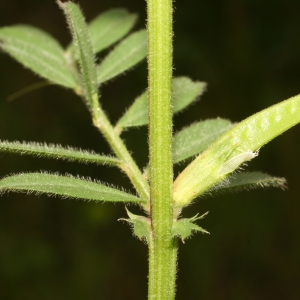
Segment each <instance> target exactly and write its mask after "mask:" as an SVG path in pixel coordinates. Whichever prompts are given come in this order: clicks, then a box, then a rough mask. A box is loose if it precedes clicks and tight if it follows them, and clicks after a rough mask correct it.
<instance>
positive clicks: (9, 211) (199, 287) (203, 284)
mask: <svg viewBox="0 0 300 300" xmlns="http://www.w3.org/2000/svg"><path fill="white" fill-rule="evenodd" d="M77 2H78V1H77ZM79 2H80V4H81V7H82V8H83V10H84V13H85V15H86V18H87V20H91V19H92V18H94V17H95V16H96V15H97V14H99V13H100V12H103V11H105V10H106V9H109V8H113V7H125V8H127V9H129V10H130V11H132V12H137V13H139V15H140V19H139V23H138V24H137V26H136V28H141V27H143V26H145V19H146V9H145V5H146V3H145V1H138V0H126V1H124V0H101V1H95V0H85V1H83V0H82V1H79ZM299 11H300V2H299V1H292V0H272V1H271V0H251V1H250V0H240V1H233V0H202V1H199V0H184V1H183V0H177V1H176V2H175V10H174V19H175V22H174V48H175V49H174V75H188V76H190V77H191V78H192V79H194V80H202V81H207V82H208V91H207V92H206V93H205V95H204V96H203V97H202V99H201V101H199V102H197V103H196V104H195V105H194V106H192V107H191V108H190V109H187V110H186V111H185V112H183V113H182V114H181V115H180V116H176V117H175V125H174V126H175V128H174V130H175V131H176V130H179V129H180V128H181V127H183V126H186V125H188V124H189V123H192V122H194V121H196V120H199V119H207V118H215V117H225V118H229V119H231V120H232V121H240V120H242V119H244V118H245V117H247V116H249V115H251V114H253V113H255V112H257V111H260V110H262V109H264V108H266V107H268V106H270V105H272V104H274V103H277V102H279V101H281V100H284V99H286V98H289V97H291V96H294V95H296V94H298V93H300V18H299ZM16 23H26V24H31V25H33V26H36V27H40V28H42V29H43V30H45V31H47V32H49V33H50V34H52V35H53V36H55V37H56V38H57V39H58V40H59V41H60V42H61V43H62V44H63V45H67V44H68V43H69V34H68V31H67V29H66V25H65V21H64V18H63V15H62V12H61V11H60V10H59V9H58V7H57V5H56V3H55V1H53V0H27V1H23V0H0V26H4V25H12V24H16ZM146 76H147V70H146V62H143V63H141V64H139V65H138V66H137V67H136V68H135V69H134V70H133V71H131V72H128V74H127V75H126V76H121V77H118V78H116V79H114V80H112V82H110V83H109V84H107V85H105V86H104V87H103V89H102V103H103V106H104V108H105V110H106V111H108V113H109V116H110V118H111V120H112V121H115V120H117V119H118V118H119V117H120V116H121V115H122V112H124V110H125V108H126V107H127V106H128V105H129V104H130V103H131V101H132V100H133V99H134V98H135V97H136V96H137V95H139V94H140V93H141V92H142V91H143V90H144V89H145V87H146V83H147V78H146ZM0 78H1V83H0V95H1V101H0V139H1V140H5V139H7V140H10V141H12V140H24V141H38V142H44V141H45V142H48V143H58V144H62V145H70V146H74V147H81V148H84V149H93V150H95V151H97V152H100V153H108V152H109V148H108V146H107V145H106V144H105V142H104V141H103V139H102V137H101V136H100V135H99V134H98V132H97V131H96V130H95V129H94V128H93V126H92V124H91V120H90V118H89V115H88V113H87V111H86V110H85V107H84V105H83V104H82V103H81V101H80V99H79V98H77V97H76V96H75V95H73V94H72V93H71V92H69V91H68V90H65V89H62V88H60V87H56V86H49V87H46V88H43V89H40V90H36V91H34V92H31V93H29V94H26V95H24V96H23V97H21V98H19V99H16V100H14V101H12V102H8V101H7V100H6V99H7V97H8V96H9V95H10V94H12V93H14V92H15V91H18V90H19V89H22V88H23V87H26V86H28V85H30V84H32V83H35V82H37V81H39V80H40V79H39V78H38V77H37V76H35V75H33V74H32V73H31V72H30V71H28V70H26V69H24V68H23V67H22V66H20V65H19V64H18V63H16V62H15V61H13V60H12V59H11V58H9V57H8V56H7V55H6V54H3V53H1V54H0ZM145 134H146V128H140V129H133V130H130V131H128V132H126V133H125V134H124V139H125V140H126V144H127V145H128V147H129V148H130V150H131V151H132V152H133V153H134V155H135V157H136V158H137V161H138V163H139V165H140V166H144V165H145V163H146V160H147V156H148V154H147V138H146V136H145ZM299 153H300V127H299V125H298V126H296V127H295V128H293V129H291V130H290V131H288V132H287V133H285V134H284V135H282V136H280V137H278V138H277V139H275V140H274V141H272V142H271V143H270V144H269V145H267V146H266V147H264V148H263V149H262V150H261V151H260V155H259V157H258V158H257V159H255V160H254V161H253V162H251V163H250V164H249V168H247V169H249V170H263V171H265V172H267V173H270V174H273V175H276V176H285V177H286V178H287V179H288V182H289V189H288V190H287V191H284V192H283V191H280V190H258V191H251V192H249V193H240V194H235V195H230V196H222V197H221V196H220V197H217V198H211V199H205V200H201V201H198V202H196V203H195V204H194V205H192V206H190V207H189V208H188V209H186V211H185V213H184V215H185V216H190V217H191V216H193V215H194V214H195V213H197V212H200V213H204V212H206V211H210V214H209V215H208V216H207V217H206V218H205V219H204V220H203V221H201V226H203V227H204V228H205V229H207V230H208V231H210V232H211V234H210V235H209V236H203V235H200V234H198V235H196V236H195V237H194V238H193V239H191V240H188V241H186V244H185V245H181V246H180V251H179V270H180V271H179V274H178V287H177V299H179V300H180V299H182V300H183V299H209V300H214V299H222V300H227V299H228V300H229V299H230V300H240V299H243V300H250V299H251V300H252V299H256V300H267V299H273V300H274V299H289V300H290V299H291V300H292V299H300V259H299V253H300V234H299V224H300V220H299V215H300V201H299V195H300V182H299V179H300V175H299V169H300V157H299ZM39 170H49V171H52V172H56V171H58V172H60V173H71V174H74V175H76V174H80V175H83V176H90V177H92V178H96V179H99V180H105V181H108V182H110V183H113V184H116V185H123V186H125V187H126V188H128V189H131V186H130V184H129V183H128V181H127V179H126V178H125V176H124V175H123V174H120V173H119V172H118V170H115V169H110V168H105V167H103V168H102V167H101V168H99V167H95V166H86V165H79V164H76V163H73V164H71V163H65V162H61V161H55V160H45V159H40V160H38V159H33V158H29V157H20V156H16V155H8V154H5V155H3V154H1V156H0V176H4V175H6V174H8V173H17V172H23V171H39ZM131 209H132V211H135V212H137V208H136V207H132V208H131ZM120 217H125V210H124V207H123V206H122V205H120V204H119V205H110V204H96V203H93V202H89V203H84V202H80V201H71V200H60V199H56V198H48V197H46V196H39V197H36V196H33V195H22V194H9V195H3V196H2V197H1V201H0V299H13V300H15V299H17V300H19V299H22V300H27V299H45V300H48V299H49V300H50V299H51V300H52V299H57V300H59V299H63V300H67V299H86V300H90V299H91V300H92V299H104V300H106V299H114V300H118V299H122V300H127V299H131V300H134V299H146V298H147V296H146V295H147V247H146V246H145V245H143V244H142V243H141V242H139V241H138V240H137V239H136V238H133V237H132V236H131V232H130V229H129V227H128V226H127V225H126V224H122V223H121V222H117V219H118V218H120Z"/></svg>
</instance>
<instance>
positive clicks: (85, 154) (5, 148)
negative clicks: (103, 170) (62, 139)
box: [0, 141, 121, 166]
mask: <svg viewBox="0 0 300 300" xmlns="http://www.w3.org/2000/svg"><path fill="white" fill-rule="evenodd" d="M0 152H10V153H17V154H26V155H33V156H39V157H48V158H55V159H63V160H67V161H77V162H80V163H94V164H98V165H104V164H107V165H114V166H118V165H120V164H121V161H120V160H118V159H117V158H114V157H108V156H104V155H99V154H96V153H94V152H90V151H86V150H81V149H75V148H71V147H68V148H63V147H61V146H59V145H53V144H50V145H47V144H39V143H33V142H31V143H20V142H8V141H0Z"/></svg>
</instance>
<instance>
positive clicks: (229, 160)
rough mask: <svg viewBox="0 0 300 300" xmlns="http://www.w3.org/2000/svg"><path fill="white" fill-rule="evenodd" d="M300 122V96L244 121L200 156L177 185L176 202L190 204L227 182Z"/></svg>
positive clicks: (176, 181)
mask: <svg viewBox="0 0 300 300" xmlns="http://www.w3.org/2000/svg"><path fill="white" fill-rule="evenodd" d="M299 122H300V95H298V96H295V97H293V98H290V99H288V100H286V101H283V102H281V103H278V104H276V105H273V106H271V107H269V108H267V109H265V110H263V111H261V112H259V113H257V114H254V115H253V116H251V117H249V118H247V119H245V120H244V121H242V122H241V123H239V124H237V125H236V126H234V127H233V128H232V129H231V130H229V131H227V132H226V133H225V134H223V135H222V136H221V137H220V138H219V139H218V140H217V141H216V142H215V143H213V145H211V147H210V148H209V149H208V150H206V151H205V152H203V153H202V154H200V155H199V156H198V157H197V158H196V159H195V160H194V161H193V162H192V163H191V164H190V165H189V166H187V168H186V169H185V170H183V172H182V173H181V174H180V175H179V176H178V177H177V179H176V180H175V182H174V201H175V203H177V205H178V206H179V207H182V206H185V205H187V204H189V203H190V202H191V201H192V200H193V199H194V198H196V197H197V196H199V195H201V194H203V193H204V192H205V191H207V190H208V189H210V188H211V187H212V186H214V185H216V184H218V183H219V182H221V181H222V180H224V179H225V178H226V177H227V176H228V175H229V174H230V173H232V172H233V171H235V170H236V169H238V168H239V166H240V165H242V164H244V163H245V162H247V161H250V160H251V159H253V158H254V157H256V156H257V155H258V151H257V150H258V149H259V148H260V147H262V146H263V145H265V144H266V143H268V142H269V141H270V140H272V139H273V138H275V137H276V136H278V135H280V134H281V133H283V132H284V131H286V130H288V129H289V128H291V127H292V126H294V125H296V124H297V123H299Z"/></svg>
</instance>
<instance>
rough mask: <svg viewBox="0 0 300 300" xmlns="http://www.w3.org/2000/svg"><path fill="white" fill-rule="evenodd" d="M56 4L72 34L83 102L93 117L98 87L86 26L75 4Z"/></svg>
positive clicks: (97, 105) (95, 109) (96, 105)
mask: <svg viewBox="0 0 300 300" xmlns="http://www.w3.org/2000/svg"><path fill="white" fill-rule="evenodd" d="M57 2H58V4H59V6H60V7H61V8H62V9H63V11H64V13H65V15H66V19H67V22H68V25H69V28H70V31H71V33H72V38H73V47H74V49H75V57H76V58H78V61H79V65H80V70H81V75H82V80H83V82H82V85H83V87H84V93H85V100H86V101H87V105H88V107H89V108H90V109H91V111H92V113H93V115H95V114H96V113H97V109H98V107H99V103H98V86H97V77H96V65H95V58H94V54H93V47H92V42H91V37H90V33H89V30H88V27H87V24H86V22H85V19H84V16H83V15H82V13H81V11H80V9H79V7H78V6H77V5H76V4H74V3H72V2H65V3H62V2H60V1H59V0H58V1H57Z"/></svg>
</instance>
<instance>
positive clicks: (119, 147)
mask: <svg viewBox="0 0 300 300" xmlns="http://www.w3.org/2000/svg"><path fill="white" fill-rule="evenodd" d="M94 115H96V116H95V117H94V119H93V123H94V125H95V126H96V127H97V128H98V129H99V130H100V132H101V133H102V134H103V135H104V137H105V138H106V140H107V141H108V143H109V145H110V146H111V148H112V150H113V151H114V152H115V154H116V156H117V157H118V158H119V159H120V160H122V164H121V169H122V170H123V171H124V172H125V173H126V174H127V176H128V177H129V179H130V180H131V182H132V184H133V185H134V187H135V188H136V190H137V192H138V194H139V196H140V197H141V198H143V199H149V197H150V195H149V184H148V182H147V180H146V179H145V178H144V177H143V174H142V173H141V171H140V170H139V168H138V166H137V165H136V163H135V161H134V160H133V159H132V156H131V155H130V153H129V152H128V150H127V148H126V147H125V145H124V143H123V141H122V139H121V138H120V137H119V135H118V134H117V133H116V132H115V130H114V128H113V127H112V125H111V123H110V122H109V120H108V118H107V117H106V115H105V113H104V112H103V110H102V109H101V107H98V109H97V112H96V113H94ZM145 209H147V206H145Z"/></svg>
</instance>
